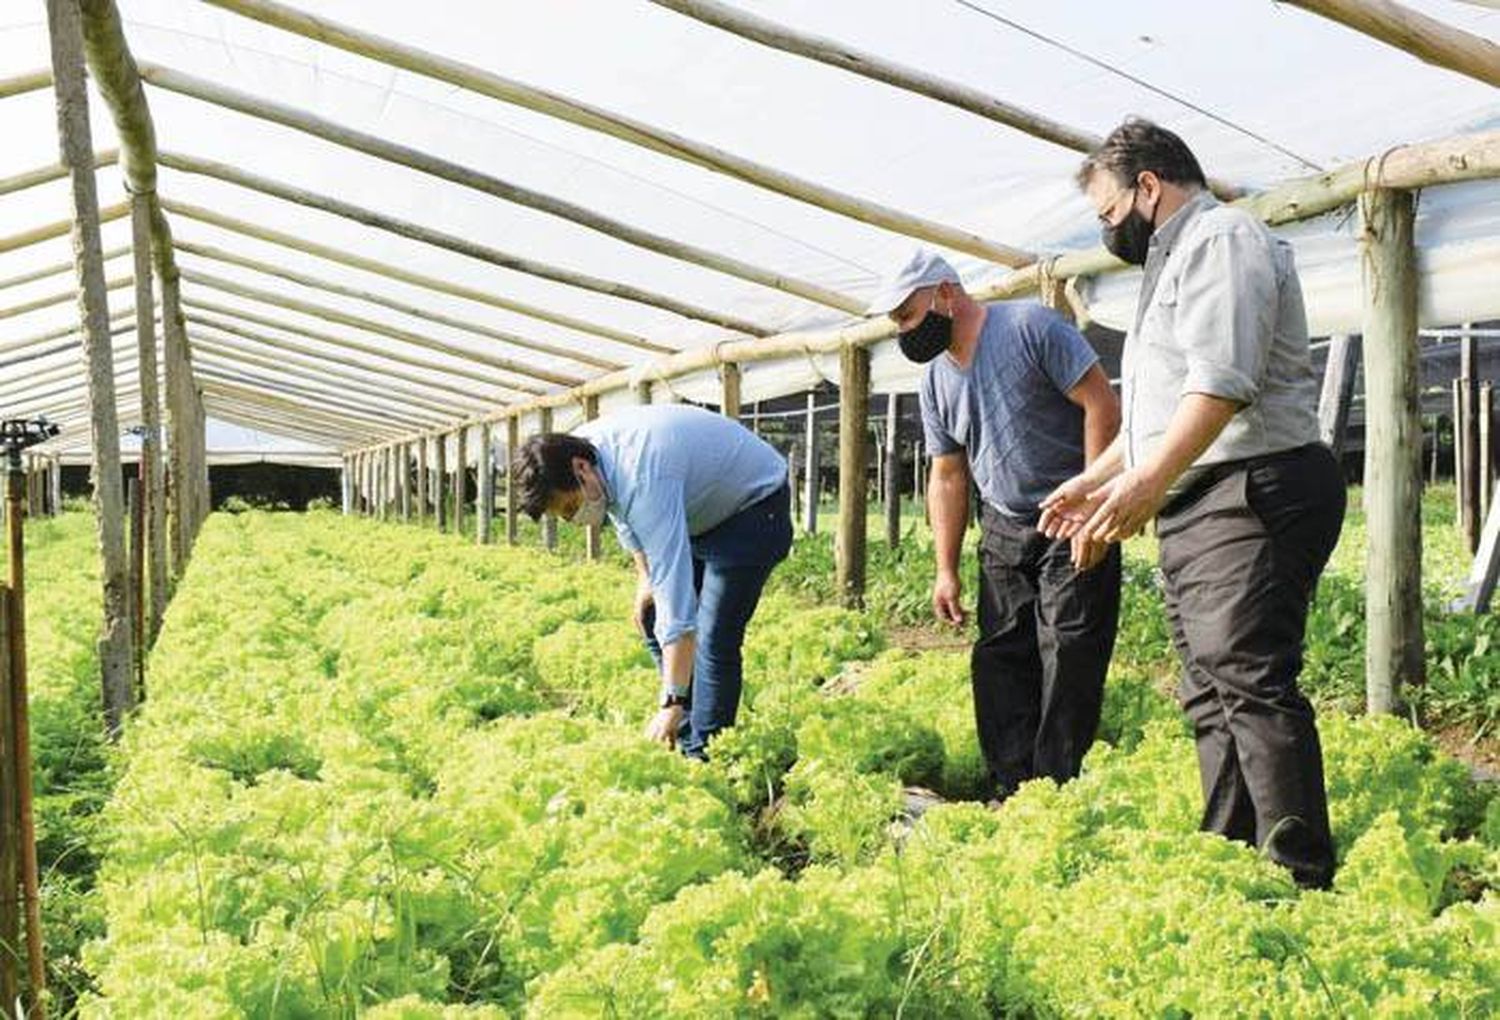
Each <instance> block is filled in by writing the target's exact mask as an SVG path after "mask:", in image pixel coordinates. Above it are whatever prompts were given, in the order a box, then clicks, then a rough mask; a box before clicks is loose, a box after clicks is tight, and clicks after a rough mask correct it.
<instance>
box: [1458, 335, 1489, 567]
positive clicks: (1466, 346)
mask: <svg viewBox="0 0 1500 1020" xmlns="http://www.w3.org/2000/svg"><path fill="white" fill-rule="evenodd" d="M1458 343H1459V373H1458V385H1459V398H1460V410H1461V412H1462V417H1461V418H1460V421H1461V423H1462V426H1463V430H1464V441H1463V446H1462V450H1463V467H1462V470H1463V483H1462V484H1461V485H1460V486H1459V502H1460V505H1461V518H1460V519H1461V521H1462V524H1463V532H1464V541H1465V542H1466V543H1468V548H1469V554H1470V555H1471V556H1472V555H1473V554H1474V552H1475V551H1476V550H1477V549H1478V548H1479V526H1480V522H1481V521H1482V520H1483V517H1482V516H1481V515H1480V512H1479V505H1480V484H1479V453H1480V451H1479V341H1478V339H1477V338H1476V337H1475V336H1474V333H1473V330H1472V329H1470V328H1468V327H1467V326H1466V327H1465V328H1464V331H1463V336H1461V337H1460V338H1459V341H1458Z"/></svg>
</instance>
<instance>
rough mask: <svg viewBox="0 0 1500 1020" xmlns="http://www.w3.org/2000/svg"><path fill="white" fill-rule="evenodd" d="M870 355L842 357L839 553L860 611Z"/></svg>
mask: <svg viewBox="0 0 1500 1020" xmlns="http://www.w3.org/2000/svg"><path fill="white" fill-rule="evenodd" d="M869 417H870V352H869V350H867V349H866V348H863V347H848V348H845V349H844V350H843V351H842V352H841V353H840V355H839V527H838V542H837V544H836V546H835V554H836V556H837V563H838V590H839V597H840V598H841V599H842V600H843V602H844V604H845V605H846V606H849V607H850V608H858V607H860V606H862V605H863V604H864V598H865V552H866V550H865V545H866V539H867V534H866V528H867V526H868V510H869V489H868V487H867V482H866V479H865V471H866V465H867V461H868V457H869V445H870V443H869V435H868V429H867V422H868V419H869Z"/></svg>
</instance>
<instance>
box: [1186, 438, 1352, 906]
mask: <svg viewBox="0 0 1500 1020" xmlns="http://www.w3.org/2000/svg"><path fill="white" fill-rule="evenodd" d="M1184 502H1185V503H1186V505H1182V504H1183V503H1184ZM1344 506H1345V491H1344V481H1343V476H1342V473H1341V472H1340V469H1339V465H1338V462H1337V461H1336V460H1335V459H1334V457H1333V454H1332V453H1330V452H1329V450H1328V448H1327V447H1325V446H1323V445H1322V444H1321V443H1315V444H1312V445H1309V446H1304V447H1300V448H1298V449H1296V450H1290V451H1286V452H1284V453H1280V454H1272V455H1270V456H1267V457H1259V458H1254V459H1251V460H1248V461H1242V462H1239V463H1237V464H1233V465H1227V466H1222V467H1219V468H1217V469H1216V470H1215V472H1214V474H1213V476H1212V477H1210V479H1209V480H1208V482H1207V484H1205V485H1202V486H1200V487H1199V489H1198V491H1196V492H1195V493H1193V494H1192V495H1191V496H1190V497H1189V498H1187V499H1186V500H1179V501H1178V502H1177V504H1176V505H1173V506H1171V507H1169V511H1170V512H1167V513H1164V514H1162V515H1161V516H1160V517H1158V519H1157V535H1158V537H1159V538H1160V543H1161V569H1162V574H1163V575H1164V577H1165V581H1166V602H1167V615H1168V617H1169V618H1170V620H1171V623H1172V636H1173V641H1174V642H1175V644H1176V646H1177V651H1178V654H1179V655H1180V656H1181V657H1182V663H1183V677H1182V684H1181V687H1180V698H1181V701H1182V707H1183V710H1184V711H1185V712H1186V713H1187V715H1188V718H1189V719H1190V720H1191V721H1192V724H1193V729H1194V732H1195V734H1196V736H1197V741H1198V766H1199V770H1200V772H1201V774H1202V780H1203V800H1204V811H1203V824H1202V828H1203V829H1204V830H1205V831H1209V832H1217V833H1220V834H1222V835H1224V836H1227V837H1229V838H1230V839H1237V840H1241V841H1243V842H1246V843H1249V844H1251V845H1252V846H1257V847H1264V848H1265V849H1266V850H1267V852H1268V853H1269V855H1270V856H1271V858H1272V859H1273V860H1275V861H1278V862H1279V863H1281V864H1283V865H1284V866H1286V867H1287V868H1289V869H1290V870H1291V872H1292V875H1293V877H1294V878H1295V879H1296V880H1297V881H1298V882H1299V883H1300V884H1302V885H1306V886H1314V887H1325V886H1327V885H1328V884H1329V883H1330V882H1331V881H1332V879H1333V868H1334V852H1333V838H1332V836H1331V834H1330V832H1329V827H1328V796H1327V793H1326V791H1325V789H1324V784H1323V751H1322V746H1321V744H1320V743H1319V741H1318V730H1317V726H1316V724H1315V722H1314V719H1313V709H1312V705H1311V704H1309V703H1308V700H1307V699H1306V698H1305V697H1303V695H1302V692H1301V691H1300V690H1298V688H1297V676H1298V674H1299V673H1300V672H1301V671H1302V646H1303V637H1304V634H1305V630H1306V625H1307V611H1308V606H1309V604H1310V603H1311V601H1312V597H1313V593H1314V591H1315V589H1316V588H1317V583H1318V577H1319V576H1320V575H1321V574H1322V572H1323V567H1324V565H1325V564H1326V563H1327V562H1328V557H1329V555H1330V554H1331V553H1332V552H1333V547H1334V546H1335V545H1336V544H1337V542H1338V537H1339V531H1340V530H1341V529H1342V527H1343V522H1344Z"/></svg>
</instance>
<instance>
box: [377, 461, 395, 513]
mask: <svg viewBox="0 0 1500 1020" xmlns="http://www.w3.org/2000/svg"><path fill="white" fill-rule="evenodd" d="M375 507H376V514H377V515H378V516H379V517H380V519H381V520H382V521H386V520H389V519H390V516H391V448H390V447H389V446H385V447H382V448H381V449H380V451H379V452H378V453H376V455H375Z"/></svg>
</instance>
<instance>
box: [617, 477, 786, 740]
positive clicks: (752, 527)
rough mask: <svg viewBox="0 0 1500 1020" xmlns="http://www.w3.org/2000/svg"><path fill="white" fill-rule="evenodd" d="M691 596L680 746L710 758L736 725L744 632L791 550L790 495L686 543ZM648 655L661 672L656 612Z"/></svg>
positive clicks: (650, 620) (649, 627)
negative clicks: (694, 606) (693, 624)
mask: <svg viewBox="0 0 1500 1020" xmlns="http://www.w3.org/2000/svg"><path fill="white" fill-rule="evenodd" d="M689 543H690V545H691V547H692V555H693V589H694V591H696V592H697V595H698V618H697V628H696V631H695V633H694V637H695V638H696V640H697V645H696V647H695V649H694V652H693V681H692V686H691V688H690V689H689V694H688V710H687V714H686V716H685V717H684V718H683V720H682V729H681V731H680V732H679V733H678V746H679V747H681V748H682V753H683V754H685V755H687V756H688V757H690V758H705V757H707V754H706V749H707V747H708V742H709V740H710V738H712V737H713V735H714V734H715V733H718V732H719V731H720V730H722V729H725V728H726V727H729V726H733V725H734V721H735V718H736V716H737V715H738V713H739V707H740V691H741V689H742V688H743V686H744V679H745V668H744V656H743V652H742V646H743V645H744V643H745V628H746V627H747V626H748V625H749V623H750V617H751V616H753V615H754V614H755V607H756V606H757V605H758V604H759V603H760V593H761V590H762V589H763V588H764V587H765V584H766V579H767V578H769V577H770V576H771V571H772V570H773V569H774V568H775V567H776V564H778V563H780V562H781V561H782V560H784V559H786V557H787V553H789V552H790V551H791V548H792V517H791V490H790V489H789V488H788V487H786V486H782V487H781V488H780V489H778V490H777V491H776V492H774V493H772V494H771V495H769V496H767V497H765V498H764V499H762V500H760V501H759V502H756V503H752V504H751V505H750V506H747V507H745V508H744V509H743V510H741V511H739V512H738V513H736V514H735V515H734V516H732V517H730V518H729V519H728V520H726V521H724V522H723V523H722V524H719V525H718V526H717V527H714V528H712V529H710V530H708V531H705V532H704V533H702V534H701V535H693V536H692V537H691V538H690V539H689ZM645 624H646V639H645V640H646V650H647V651H649V652H650V653H651V658H652V659H653V660H655V662H656V668H657V670H658V671H660V670H661V668H662V653H661V645H660V644H659V643H658V642H657V640H656V634H655V630H656V607H655V605H653V606H652V607H651V608H650V609H649V610H648V611H647V613H646V619H645Z"/></svg>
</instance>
